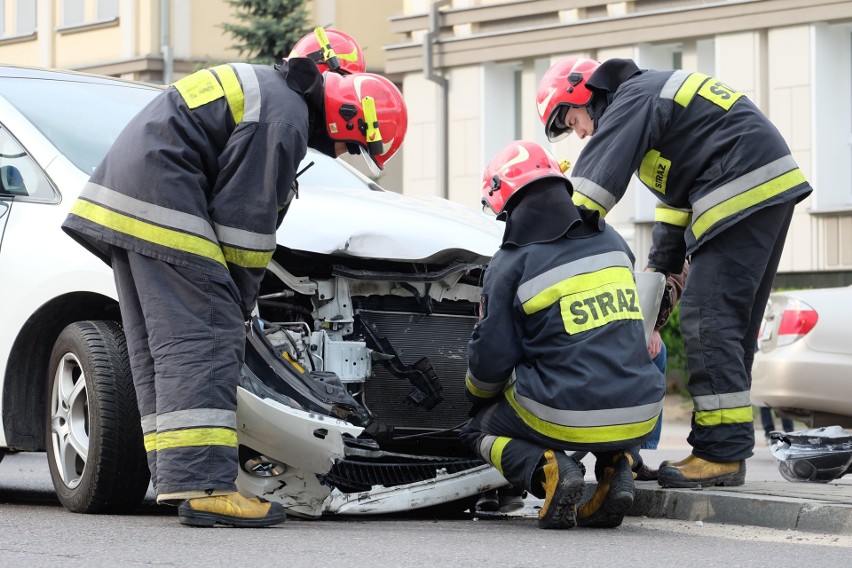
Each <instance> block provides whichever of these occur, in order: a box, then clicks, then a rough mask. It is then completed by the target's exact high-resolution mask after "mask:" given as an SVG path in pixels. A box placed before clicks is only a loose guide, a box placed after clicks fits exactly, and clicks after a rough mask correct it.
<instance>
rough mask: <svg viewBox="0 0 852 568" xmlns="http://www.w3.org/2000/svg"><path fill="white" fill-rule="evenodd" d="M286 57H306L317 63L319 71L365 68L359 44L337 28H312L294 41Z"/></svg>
mask: <svg viewBox="0 0 852 568" xmlns="http://www.w3.org/2000/svg"><path fill="white" fill-rule="evenodd" d="M288 57H307V58H308V59H312V60H313V61H314V63H316V64H317V66H318V67H319V70H320V72H321V73H325V72H326V71H336V72H338V73H344V74H346V73H363V72H364V71H366V70H367V63H366V62H365V61H364V53H363V52H362V51H361V46H359V45H358V42H357V41H355V40H354V39H353V38H352V36H350V35H348V34H345V33H343V32H341V31H338V30H326V29H323V28H322V27H317V28H314V31H313V32H312V33H309V34H308V35H306V36H305V37H303V38H302V39H300V40H299V41H297V42H296V45H294V46H293V50H292V51H291V52H290V55H289V56H288Z"/></svg>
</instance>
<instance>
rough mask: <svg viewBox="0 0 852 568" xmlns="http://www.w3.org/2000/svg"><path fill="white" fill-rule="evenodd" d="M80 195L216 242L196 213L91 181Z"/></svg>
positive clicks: (209, 227)
mask: <svg viewBox="0 0 852 568" xmlns="http://www.w3.org/2000/svg"><path fill="white" fill-rule="evenodd" d="M80 197H82V198H84V199H87V200H89V201H92V202H94V203H97V204H99V205H103V206H104V207H108V208H110V209H114V210H116V211H119V212H121V213H126V214H128V215H131V216H133V217H136V218H137V219H142V220H144V221H148V222H150V223H155V224H157V225H162V226H165V227H169V228H173V229H178V230H180V231H184V232H186V233H192V234H195V235H199V236H201V237H204V238H206V239H208V240H210V241H213V242H214V243H215V242H217V239H216V233H214V232H213V227H211V226H210V223H209V222H208V221H207V220H206V219H202V218H201V217H198V216H196V215H191V214H189V213H184V212H183V211H175V210H174V209H168V208H166V207H162V206H160V205H154V204H153V203H148V202H147V201H142V200H141V199H136V198H135V197H130V196H128V195H123V194H121V193H118V192H117V191H115V190H112V189H110V188H108V187H104V186H102V185H98V184H95V183H91V182H89V183H87V184H86V186H85V187H84V188H83V191H82V192H81V193H80Z"/></svg>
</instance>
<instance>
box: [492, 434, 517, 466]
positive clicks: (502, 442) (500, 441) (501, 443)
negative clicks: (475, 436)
mask: <svg viewBox="0 0 852 568" xmlns="http://www.w3.org/2000/svg"><path fill="white" fill-rule="evenodd" d="M511 441H512V439H511V438H507V437H505V436H497V439H496V440H494V443H493V444H491V455H490V458H491V459H490V460H489V461H490V462H491V465H493V466H494V468H495V469H496V470H497V471H499V472H500V475H503V448H505V447H506V444H508V443H509V442H511Z"/></svg>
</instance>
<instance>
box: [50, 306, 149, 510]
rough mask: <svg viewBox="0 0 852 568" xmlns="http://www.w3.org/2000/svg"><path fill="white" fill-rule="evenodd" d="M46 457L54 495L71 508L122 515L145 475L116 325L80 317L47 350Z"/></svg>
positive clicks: (136, 498)
mask: <svg viewBox="0 0 852 568" xmlns="http://www.w3.org/2000/svg"><path fill="white" fill-rule="evenodd" d="M47 386H48V388H47V394H48V403H47V405H46V408H47V412H46V414H47V429H46V433H47V444H46V445H47V458H48V464H49V466H50V475H51V478H52V479H53V486H54V488H55V489H56V494H57V497H59V501H60V502H61V503H62V505H63V506H65V508H66V509H68V510H70V511H72V512H74V513H126V512H130V511H133V510H134V509H135V508H136V507H137V506H138V505H139V504H140V502H141V501H142V499H143V498H144V497H145V493H146V491H147V489H148V483H149V481H150V473H149V471H148V464H147V461H146V457H145V449H144V446H143V440H142V426H141V423H140V419H139V409H138V408H137V406H136V392H135V390H134V388H133V378H132V376H131V373H130V363H129V360H128V355H127V345H126V342H125V339H124V333H123V332H122V330H121V327H120V326H119V325H118V324H117V323H116V322H112V321H80V322H75V323H72V324H70V325H69V326H68V327H66V328H65V329H64V330H63V331H62V333H60V334H59V337H58V338H57V340H56V343H55V344H54V346H53V351H52V353H51V355H50V373H49V375H48V385H47Z"/></svg>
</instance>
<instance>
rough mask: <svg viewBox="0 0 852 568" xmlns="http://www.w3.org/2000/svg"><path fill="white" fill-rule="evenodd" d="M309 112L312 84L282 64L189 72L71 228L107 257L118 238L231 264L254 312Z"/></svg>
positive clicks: (116, 153)
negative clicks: (300, 83)
mask: <svg viewBox="0 0 852 568" xmlns="http://www.w3.org/2000/svg"><path fill="white" fill-rule="evenodd" d="M285 71H286V69H285ZM315 72H316V73H317V74H318V71H315ZM317 77H319V76H318V75H317ZM317 80H319V79H317ZM309 117H310V109H309V103H308V101H307V100H306V98H305V96H303V93H300V92H297V91H296V90H293V89H291V88H290V87H289V86H288V81H287V79H286V73H282V71H280V70H279V69H276V68H273V67H271V66H259V65H248V64H245V63H233V64H226V65H220V66H218V67H214V68H211V69H204V70H201V71H198V72H196V73H193V74H192V75H189V76H187V77H184V78H183V79H180V80H179V81H177V82H176V83H175V84H174V85H172V86H171V87H169V88H168V89H167V90H166V91H164V92H163V93H162V94H161V95H158V96H157V97H156V98H155V99H154V100H153V101H152V102H151V103H150V104H149V105H148V106H147V107H146V108H145V109H143V110H142V111H141V112H140V113H139V114H138V115H137V116H136V117H135V118H134V119H133V120H132V121H131V122H130V123H129V124H128V125H127V127H126V128H125V129H124V130H123V132H122V133H121V134H120V135H119V137H118V139H117V140H116V141H115V143H114V144H113V146H112V147H111V148H110V151H109V152H108V153H107V155H106V157H105V158H104V160H103V161H102V163H101V164H100V165H99V166H98V168H97V169H96V171H95V173H94V174H93V175H92V177H91V179H90V180H89V182H88V183H87V184H86V186H85V187H84V189H83V191H82V193H81V194H80V198H79V199H78V200H77V201H76V202H75V204H74V205H73V207H72V208H71V212H70V214H69V215H68V217H67V219H66V221H65V222H64V224H63V229H64V230H65V231H66V232H68V233H69V234H70V235H71V236H73V237H74V238H75V239H76V240H78V241H79V242H81V243H82V244H83V245H84V246H86V247H87V248H88V249H89V250H91V251H92V252H94V253H96V254H98V256H100V257H101V258H102V259H104V260H105V261H107V262H109V247H110V246H116V247H121V248H124V249H127V250H132V251H135V252H137V253H139V254H143V255H146V256H150V257H153V258H158V259H161V260H164V261H166V262H169V263H171V264H175V265H181V266H186V267H189V268H194V269H198V270H201V271H207V272H210V271H213V272H217V271H229V272H230V274H231V277H232V278H233V280H234V282H235V283H236V285H237V287H238V289H239V291H240V294H241V307H242V310H243V313H244V314H246V315H248V314H249V313H250V311H251V309H252V307H253V305H254V302H255V299H256V296H257V292H258V289H259V286H260V281H261V278H262V277H263V273H264V269H265V267H266V265H267V264H268V263H269V260H270V259H271V258H272V253H273V252H274V251H275V245H276V239H275V231H276V228H277V226H278V225H279V224H280V221H281V215H280V214H279V213H280V212H281V211H283V210H284V208H285V206H286V205H287V204H288V202H289V199H290V198H291V191H292V186H293V182H294V180H295V177H296V170H297V168H298V166H299V163H300V161H301V160H302V158H304V156H305V154H306V151H307V141H308V135H309Z"/></svg>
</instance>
